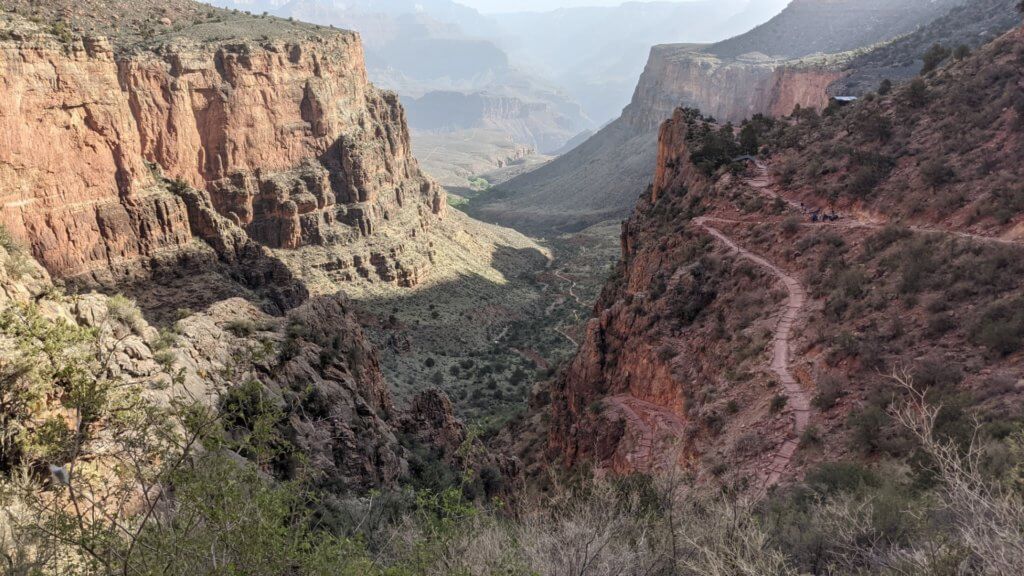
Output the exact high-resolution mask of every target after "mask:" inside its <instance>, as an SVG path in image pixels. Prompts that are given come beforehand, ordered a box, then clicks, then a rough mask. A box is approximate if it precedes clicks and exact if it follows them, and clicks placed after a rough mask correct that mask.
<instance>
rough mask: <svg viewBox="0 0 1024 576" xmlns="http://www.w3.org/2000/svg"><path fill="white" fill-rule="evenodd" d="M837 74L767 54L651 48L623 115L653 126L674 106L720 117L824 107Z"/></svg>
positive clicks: (643, 125) (638, 123) (642, 126)
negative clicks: (725, 55) (729, 57)
mask: <svg viewBox="0 0 1024 576" xmlns="http://www.w3.org/2000/svg"><path fill="white" fill-rule="evenodd" d="M842 75H843V73H842V72H839V71H836V70H832V69H830V67H828V66H811V65H800V66H797V65H794V64H789V63H786V62H784V61H776V60H771V59H768V58H763V57H762V58H755V57H751V58H750V59H747V60H743V59H740V60H735V61H726V60H721V59H719V58H716V57H714V56H712V55H710V54H708V53H705V52H704V51H702V50H699V49H695V48H692V47H689V46H685V45H664V46H655V47H654V48H653V49H652V50H651V56H650V60H649V61H648V64H647V68H646V69H645V70H644V73H643V75H642V76H641V77H640V82H639V84H638V85H637V88H636V92H635V94H634V96H633V101H632V103H630V105H629V106H628V107H627V108H626V110H625V112H624V116H625V118H627V119H629V121H630V122H631V123H632V124H634V125H635V126H636V127H637V128H638V129H642V130H651V129H655V128H656V127H657V126H659V125H660V124H661V122H662V121H664V120H665V119H666V118H670V117H671V116H672V112H673V111H674V110H675V109H676V108H677V107H679V106H686V107H691V108H697V109H699V110H700V111H701V112H703V113H704V114H706V115H708V116H713V117H715V118H717V119H719V120H722V121H732V122H739V121H741V120H744V119H746V118H750V117H751V116H753V115H754V114H766V115H772V116H778V115H783V114H789V113H790V112H792V111H793V108H794V107H795V106H796V105H800V106H801V107H805V108H818V109H820V108H823V107H824V106H825V105H827V104H828V98H829V97H828V94H827V93H826V89H827V88H828V86H829V85H830V84H832V83H833V82H835V81H836V80H837V79H839V78H841V77H842Z"/></svg>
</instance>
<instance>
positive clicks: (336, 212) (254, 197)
mask: <svg viewBox="0 0 1024 576" xmlns="http://www.w3.org/2000/svg"><path fill="white" fill-rule="evenodd" d="M3 26H4V27H5V28H4V34H3V35H2V36H0V38H5V40H3V41H0V144H2V145H0V205H2V208H3V210H2V212H0V223H3V224H4V225H5V226H7V227H8V228H10V229H11V230H12V231H13V233H14V234H15V235H16V236H17V237H19V238H21V239H22V240H23V241H25V242H26V243H27V244H29V245H30V246H31V248H32V251H33V253H34V254H35V255H36V256H37V258H38V259H39V260H40V261H41V262H42V263H43V264H44V265H45V266H46V267H47V268H48V269H49V270H50V271H51V272H53V273H55V274H56V275H58V276H79V275H83V274H87V273H89V272H91V271H94V270H96V269H99V268H105V267H109V266H110V265H111V263H112V262H115V261H124V260H128V261H130V260H132V259H137V258H145V257H151V256H154V255H157V254H158V253H160V252H161V251H167V250H176V249H180V248H181V247H182V246H184V245H186V244H187V243H188V242H190V241H191V235H190V225H189V222H188V216H187V213H186V210H185V208H184V204H183V202H182V201H181V200H180V199H179V198H177V197H176V196H175V195H173V194H169V193H168V192H167V188H168V187H167V186H166V185H165V184H162V183H161V179H160V178H157V175H162V176H166V177H167V178H168V179H172V180H174V179H177V180H181V181H183V182H184V183H187V184H188V185H190V186H193V187H196V188H198V189H200V190H204V191H206V192H208V193H209V195H210V197H211V199H212V202H213V205H214V207H215V208H216V209H217V211H219V212H220V213H221V214H222V215H225V216H227V217H229V218H230V219H232V220H234V221H235V222H236V223H237V224H239V225H240V226H242V227H243V228H245V229H246V231H247V232H248V233H249V235H250V236H251V237H253V238H254V239H256V240H258V241H260V242H262V243H263V244H265V245H268V246H270V247H276V248H296V247H299V246H302V245H306V244H331V243H340V242H345V241H347V240H348V239H353V238H357V237H359V236H368V235H372V234H374V233H375V232H376V231H377V230H378V228H380V224H382V223H386V221H388V220H390V219H392V218H395V217H396V216H397V214H398V213H399V212H402V211H410V212H411V214H412V216H410V217H409V218H405V219H403V221H404V222H409V221H410V220H413V219H429V218H433V217H437V216H440V215H442V214H443V212H444V210H445V198H444V195H443V193H442V192H441V190H440V189H439V188H438V187H437V186H436V185H435V184H433V183H432V182H431V181H430V180H429V179H427V178H426V177H424V176H423V175H422V174H421V173H420V171H419V168H418V166H417V164H416V161H415V160H414V159H413V158H412V154H411V151H410V146H409V136H408V131H407V129H406V124H405V118H404V113H403V111H402V108H401V106H400V105H399V104H398V102H397V97H396V96H395V95H393V94H390V93H386V92H381V91H379V90H377V89H376V88H374V87H373V86H372V85H370V84H369V83H368V81H367V78H366V72H365V69H364V67H363V52H362V47H361V44H360V41H359V38H358V36H357V35H356V34H353V33H349V32H340V31H326V30H318V31H317V32H316V33H315V34H314V33H310V34H308V35H306V36H304V37H286V38H280V39H275V38H272V37H267V36H263V37H260V38H259V39H242V40H223V39H222V40H213V41H211V40H209V39H205V40H204V39H196V38H193V37H190V36H187V35H184V34H183V35H180V36H179V35H174V34H172V35H170V36H168V37H167V38H164V39H161V41H160V42H159V43H158V44H156V45H150V46H147V47H146V48H145V49H139V48H132V49H128V48H125V47H124V46H118V48H116V49H115V48H112V46H111V43H110V42H108V41H107V40H105V39H104V38H102V37H90V36H87V35H86V36H84V38H78V39H76V38H74V37H73V38H70V39H68V38H64V39H58V38H57V37H55V36H53V35H51V34H48V33H45V32H43V31H42V30H41V29H40V27H38V26H35V25H33V24H30V23H28V22H27V21H26V20H24V19H22V18H20V17H18V16H15V15H7V16H6V17H5V18H4V23H3ZM147 163H149V166H147ZM396 219H397V218H396Z"/></svg>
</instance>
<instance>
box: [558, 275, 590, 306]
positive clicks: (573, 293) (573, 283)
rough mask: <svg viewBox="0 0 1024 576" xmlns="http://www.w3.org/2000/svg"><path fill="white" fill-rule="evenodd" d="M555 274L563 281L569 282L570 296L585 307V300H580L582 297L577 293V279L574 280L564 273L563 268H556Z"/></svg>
mask: <svg viewBox="0 0 1024 576" xmlns="http://www.w3.org/2000/svg"><path fill="white" fill-rule="evenodd" d="M554 276H555V278H558V279H559V280H561V281H562V282H568V283H569V297H570V298H572V299H573V300H575V301H576V304H578V305H580V306H583V307H586V305H585V304H583V302H582V301H581V300H580V297H579V296H578V295H577V294H576V281H575V280H573V279H572V278H569V277H568V276H566V275H565V274H562V271H561V270H555V272H554Z"/></svg>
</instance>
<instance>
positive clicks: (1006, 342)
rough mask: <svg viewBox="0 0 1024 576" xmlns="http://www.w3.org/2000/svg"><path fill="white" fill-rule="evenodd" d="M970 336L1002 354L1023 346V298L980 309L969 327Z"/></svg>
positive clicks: (1011, 352) (976, 341) (1010, 352)
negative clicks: (977, 316)
mask: <svg viewBox="0 0 1024 576" xmlns="http://www.w3.org/2000/svg"><path fill="white" fill-rule="evenodd" d="M971 338H972V340H973V341H974V342H975V343H976V344H980V345H982V346H985V347H987V348H989V349H990V350H992V351H993V352H996V353H997V354H1001V355H1003V356H1008V355H1010V354H1013V353H1014V352H1017V351H1018V350H1020V349H1021V347H1022V346H1024V298H1017V299H1015V300H1011V301H1007V302H998V303H996V304H992V305H991V306H989V307H988V308H986V309H985V310H983V311H982V313H981V315H980V317H979V318H978V320H977V321H976V322H975V324H974V326H973V327H972V329H971Z"/></svg>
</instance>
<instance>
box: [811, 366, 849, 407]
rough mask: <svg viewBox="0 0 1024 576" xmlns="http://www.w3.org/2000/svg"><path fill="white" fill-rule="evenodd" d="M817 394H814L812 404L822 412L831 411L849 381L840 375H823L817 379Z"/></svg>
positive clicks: (844, 391)
mask: <svg viewBox="0 0 1024 576" xmlns="http://www.w3.org/2000/svg"><path fill="white" fill-rule="evenodd" d="M817 384H818V393H817V394H815V396H814V399H813V400H812V404H813V405H814V407H815V408H817V409H818V410H821V411H822V412H825V411H828V410H831V409H832V407H834V406H835V405H836V402H838V401H839V399H840V398H841V397H842V396H843V395H844V394H845V393H846V389H847V388H848V387H849V384H850V382H849V380H848V379H847V378H846V377H844V376H842V375H840V374H831V373H830V374H825V375H824V376H822V377H821V378H819V379H818V382H817Z"/></svg>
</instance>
